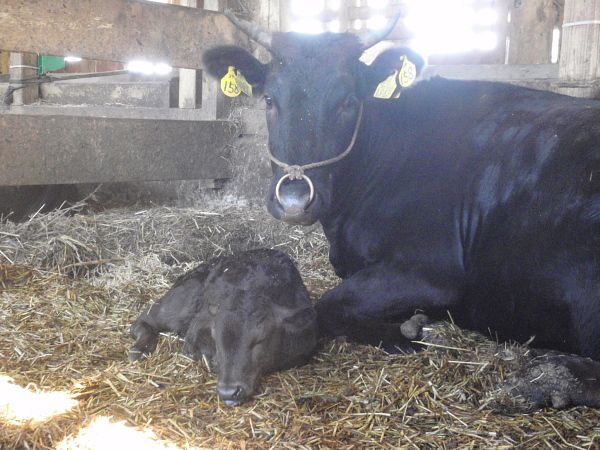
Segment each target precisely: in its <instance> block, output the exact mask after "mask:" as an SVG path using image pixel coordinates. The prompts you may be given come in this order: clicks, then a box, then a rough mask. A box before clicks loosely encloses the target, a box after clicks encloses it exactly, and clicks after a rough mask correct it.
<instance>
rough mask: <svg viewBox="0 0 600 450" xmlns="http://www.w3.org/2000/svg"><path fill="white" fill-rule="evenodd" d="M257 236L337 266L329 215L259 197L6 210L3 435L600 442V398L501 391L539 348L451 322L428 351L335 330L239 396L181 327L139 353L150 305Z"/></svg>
mask: <svg viewBox="0 0 600 450" xmlns="http://www.w3.org/2000/svg"><path fill="white" fill-rule="evenodd" d="M256 247H276V248H279V249H282V250H284V251H286V252H287V253H288V254H290V255H291V256H292V257H293V258H294V259H295V261H296V262H297V264H298V267H299V269H300V272H301V273H302V275H303V277H304V279H305V282H306V284H307V287H308V288H309V290H310V292H311V294H312V295H313V296H314V297H315V298H318V297H319V296H320V295H321V294H322V293H323V292H324V291H325V290H326V289H328V288H331V287H332V286H334V285H335V284H336V283H337V282H338V281H339V280H337V278H336V277H335V275H334V274H333V272H332V271H331V268H330V266H329V263H328V260H327V248H328V246H327V242H326V240H325V238H324V236H323V234H322V231H321V230H320V229H319V228H318V227H312V228H299V227H289V226H286V225H284V224H281V223H279V222H277V221H275V220H273V219H271V218H270V217H268V215H267V214H266V213H264V212H263V211H262V210H261V209H260V208H257V207H254V208H253V207H248V206H244V205H233V204H227V203H223V202H222V203H213V204H210V205H208V206H206V207H205V208H204V209H203V210H198V209H184V208H178V209H176V208H166V207H156V208H151V209H146V210H138V211H133V210H130V209H121V210H119V209H113V210H107V211H100V212H96V213H92V212H89V211H88V212H87V213H84V212H83V211H81V212H80V211H79V209H78V208H75V209H74V210H73V211H71V214H67V213H64V212H53V213H50V214H47V215H39V216H36V217H34V218H33V219H31V220H30V221H28V222H25V223H21V224H13V223H10V222H5V223H2V224H0V261H1V262H2V264H1V265H0V448H2V449H5V448H6V449H10V448H26V449H32V448H61V449H65V448H80V449H84V448H85V449H88V448H94V449H99V448H112V449H115V448H157V449H164V448H173V449H175V448H239V449H246V448H332V449H344V448H514V447H519V448H546V447H547V448H568V447H572V448H600V411H597V410H593V409H588V408H583V407H581V408H573V409H568V410H564V411H554V410H543V411H537V412H536V411H530V410H529V409H528V405H526V404H524V403H519V401H518V400H513V399H507V398H505V396H504V395H503V394H502V389H500V386H501V383H502V381H503V380H505V379H506V378H507V377H509V375H510V372H511V371H513V370H515V368H516V367H517V366H518V361H519V359H520V358H521V357H522V356H523V355H524V354H525V353H526V351H527V350H526V349H524V348H521V347H514V346H505V345H497V344H496V343H494V342H492V341H489V340H487V339H485V338H483V337H482V336H479V335H476V334H474V333H468V332H464V331H461V330H458V329H457V328H455V327H454V326H451V325H447V326H440V327H432V328H430V334H431V336H432V337H434V338H435V337H436V336H437V338H435V339H433V338H432V339H433V340H434V341H435V342H436V344H435V345H431V346H429V347H428V350H427V351H423V352H421V353H419V354H410V355H388V354H386V353H384V352H383V351H381V350H380V349H378V348H374V347H368V346H359V345H354V344H349V343H344V342H341V341H337V342H324V343H323V347H322V349H321V350H320V351H319V353H318V354H317V355H316V357H315V358H314V359H313V360H312V362H311V363H310V364H308V365H306V366H304V367H301V368H297V369H293V370H289V371H285V372H281V373H277V374H272V375H269V376H267V377H265V378H264V380H263V382H262V385H261V388H260V390H259V395H258V396H257V398H256V399H255V400H254V401H252V402H250V403H248V404H245V405H243V406H241V407H237V408H230V407H226V406H224V405H221V404H220V403H219V401H218V398H217V396H216V393H215V379H214V376H212V375H211V374H210V373H209V372H208V370H207V368H206V367H205V366H204V365H203V364H198V363H194V362H193V361H191V360H189V359H188V358H186V357H185V356H183V355H182V354H181V353H180V349H181V342H180V341H179V340H178V339H177V338H175V337H172V336H166V337H164V338H162V339H161V340H160V344H159V348H158V350H157V352H156V353H155V354H154V355H153V356H152V357H150V358H149V359H148V360H147V361H144V362H142V363H137V364H130V363H128V361H127V350H128V347H129V346H130V345H131V344H132V340H131V338H130V337H129V335H128V332H127V329H128V326H129V324H130V323H131V322H132V321H133V320H134V319H135V318H136V317H137V315H138V314H139V311H140V310H141V308H143V307H144V305H146V304H148V302H151V301H153V300H154V299H156V298H157V297H158V296H160V295H161V294H162V293H163V292H165V290H167V289H168V288H169V286H170V284H171V283H172V282H173V281H174V279H175V278H176V277H177V276H178V275H180V274H182V273H183V272H185V271H186V270H188V269H190V268H192V267H194V266H195V265H196V264H197V263H198V262H200V261H202V260H205V259H207V258H210V257H213V256H215V255H219V254H229V253H234V252H238V251H241V250H246V249H249V248H256ZM9 377H10V378H9ZM19 389H20V390H19ZM15 390H17V392H18V395H17V394H10V392H13V391H15ZM52 395H55V396H60V395H62V396H63V397H66V400H64V401H66V404H65V405H64V407H63V409H64V411H63V412H60V408H61V405H63V403H62V401H59V400H58V397H56V398H55V397H52ZM48 396H50V397H48ZM38 398H39V399H41V398H50V401H49V402H48V403H49V405H50V406H48V405H47V406H46V407H42V406H40V405H37V404H35V403H34V401H35V399H38ZM48 408H49V409H50V410H51V409H52V408H56V409H57V410H58V411H57V412H58V413H57V414H55V415H53V416H51V417H47V418H44V414H45V411H46V409H48ZM32 411H33V412H35V414H34V413H33V412H32ZM50 412H51V411H50ZM36 414H37V416H36ZM107 430H108V431H107ZM95 431H98V432H99V434H94V432H95ZM136 439H137V440H136ZM148 439H149V440H148Z"/></svg>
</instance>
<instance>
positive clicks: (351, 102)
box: [340, 95, 358, 111]
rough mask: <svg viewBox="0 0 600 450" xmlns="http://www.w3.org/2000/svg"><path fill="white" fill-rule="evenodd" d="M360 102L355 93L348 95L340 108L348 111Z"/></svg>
mask: <svg viewBox="0 0 600 450" xmlns="http://www.w3.org/2000/svg"><path fill="white" fill-rule="evenodd" d="M357 103H358V99H357V98H356V96H354V95H349V96H347V97H346V98H345V99H344V101H343V102H342V103H341V105H340V109H341V110H343V111H348V110H350V109H353V108H354V107H355V106H356V104H357Z"/></svg>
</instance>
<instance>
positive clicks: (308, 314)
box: [129, 249, 317, 405]
mask: <svg viewBox="0 0 600 450" xmlns="http://www.w3.org/2000/svg"><path fill="white" fill-rule="evenodd" d="M164 331H169V332H173V333H176V334H178V335H179V336H181V337H183V338H184V341H185V345H184V351H185V353H187V354H188V355H190V356H191V357H193V358H194V359H196V360H197V359H200V358H202V357H204V358H206V360H207V361H208V362H209V364H210V365H211V367H213V368H214V369H215V370H216V371H217V376H218V382H217V392H218V393H219V396H220V398H221V399H222V400H223V401H224V402H225V403H227V404H231V405H237V404H239V403H241V402H243V401H245V400H247V399H249V398H250V397H251V396H252V394H253V392H254V390H255V389H256V386H257V383H258V381H259V378H260V377H261V375H263V374H265V373H269V372H273V371H275V370H282V369H287V368H290V367H293V366H295V365H299V364H303V363H305V362H306V361H307V360H308V359H309V358H310V356H311V355H312V353H313V351H314V349H315V346H316V340H317V323H316V314H315V311H314V308H313V307H312V304H311V302H310V298H309V296H308V292H307V291H306V288H305V287H304V284H303V283H302V279H301V278H300V274H299V273H298V271H297V269H296V267H295V266H294V264H293V262H292V261H291V260H290V258H289V257H287V256H286V255H284V254H283V253H281V252H279V251H276V250H267V249H262V250H252V251H248V252H244V253H241V254H238V255H234V256H224V257H218V258H215V259H212V260H211V261H209V262H207V263H204V264H201V265H200V266H198V267H197V268H196V269H194V270H192V271H190V272H188V273H187V274H185V275H184V276H182V277H181V278H180V279H179V280H177V282H175V284H174V285H173V287H172V288H171V289H170V290H169V291H168V292H167V293H166V294H165V295H164V296H163V297H162V298H161V299H160V300H158V301H157V302H156V303H154V304H153V305H151V306H150V308H148V310H147V311H145V312H143V313H142V314H141V315H140V317H139V318H138V319H137V320H136V321H135V323H134V324H133V325H132V326H131V335H132V337H133V338H134V339H135V343H134V345H133V347H132V348H131V350H130V354H129V355H130V359H131V360H133V361H135V360H139V359H141V358H143V357H144V354H147V353H151V352H153V351H154V349H155V348H156V345H157V340H158V334H159V333H160V332H164Z"/></svg>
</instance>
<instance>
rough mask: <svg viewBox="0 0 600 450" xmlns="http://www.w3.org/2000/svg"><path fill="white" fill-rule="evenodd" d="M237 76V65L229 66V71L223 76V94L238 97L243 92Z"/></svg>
mask: <svg viewBox="0 0 600 450" xmlns="http://www.w3.org/2000/svg"><path fill="white" fill-rule="evenodd" d="M237 78H238V77H237V75H236V73H235V67H233V66H229V68H228V69H227V73H226V74H225V76H224V77H223V78H221V91H223V94H225V95H226V96H227V97H237V96H238V95H240V94H241V93H242V91H241V90H240V88H239V86H238V82H237ZM244 81H246V80H244Z"/></svg>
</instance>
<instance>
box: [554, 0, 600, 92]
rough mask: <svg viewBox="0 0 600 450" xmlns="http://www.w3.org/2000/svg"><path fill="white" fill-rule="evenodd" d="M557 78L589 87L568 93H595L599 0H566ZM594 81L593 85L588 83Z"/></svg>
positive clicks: (599, 70)
mask: <svg viewBox="0 0 600 450" xmlns="http://www.w3.org/2000/svg"><path fill="white" fill-rule="evenodd" d="M559 77H560V79H561V81H570V82H577V83H581V84H583V85H585V84H589V85H590V87H588V88H586V87H583V88H581V89H580V90H578V91H575V90H572V92H569V94H571V95H576V96H582V97H587V96H594V97H596V96H598V94H600V87H598V83H597V82H598V79H599V78H600V0H566V2H565V12H564V22H563V26H562V45H561V51H560V59H559ZM594 82H595V85H596V86H595V87H594V86H592V83H594Z"/></svg>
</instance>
